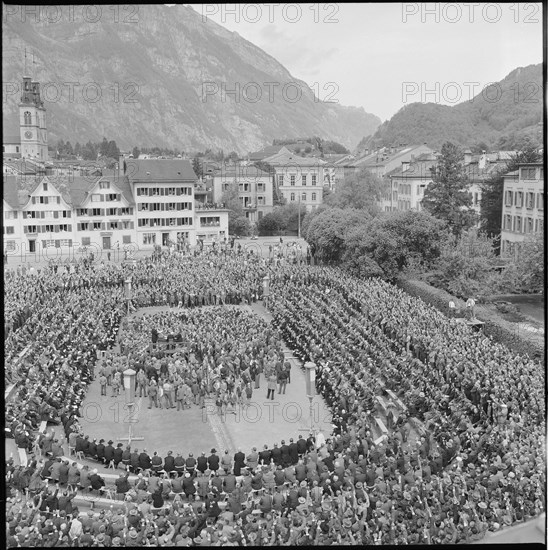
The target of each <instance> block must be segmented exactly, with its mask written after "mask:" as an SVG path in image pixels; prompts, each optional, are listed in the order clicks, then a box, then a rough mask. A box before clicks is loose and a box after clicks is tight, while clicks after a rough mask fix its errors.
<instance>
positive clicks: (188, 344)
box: [98, 306, 291, 416]
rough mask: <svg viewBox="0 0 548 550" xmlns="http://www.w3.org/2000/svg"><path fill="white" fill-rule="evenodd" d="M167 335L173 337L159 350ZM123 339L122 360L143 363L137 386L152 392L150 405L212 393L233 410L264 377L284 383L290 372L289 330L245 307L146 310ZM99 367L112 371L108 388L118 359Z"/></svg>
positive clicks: (171, 404) (136, 366)
mask: <svg viewBox="0 0 548 550" xmlns="http://www.w3.org/2000/svg"><path fill="white" fill-rule="evenodd" d="M159 340H166V341H167V342H172V345H171V347H170V348H169V349H168V346H166V345H163V346H161V347H159V348H158V349H152V351H151V347H152V346H151V345H152V344H155V343H157V342H158V341H159ZM120 345H121V350H122V352H123V353H127V354H128V361H127V362H126V361H124V362H123V366H122V367H121V368H127V366H130V367H131V368H132V369H133V370H135V372H136V380H137V387H136V393H137V395H138V396H139V397H141V396H142V397H147V396H148V398H149V408H151V407H152V406H153V405H154V406H155V407H157V408H158V407H159V408H162V407H165V408H177V410H184V409H186V408H189V407H190V406H191V404H195V405H198V406H200V407H204V406H205V399H206V398H212V399H213V400H214V401H215V403H216V405H217V407H218V411H219V413H220V414H221V415H225V416H226V414H227V412H236V408H237V407H245V406H247V405H248V404H249V402H250V401H251V398H252V397H253V392H254V390H257V389H258V388H260V387H261V386H260V383H261V379H262V380H263V381H264V385H263V388H266V387H267V384H268V383H272V380H274V387H275V388H277V387H278V384H279V391H282V389H283V386H284V385H285V384H287V381H288V380H289V379H290V371H291V365H290V363H289V362H287V361H284V354H283V351H282V346H283V341H282V338H281V337H280V336H279V334H278V333H277V331H275V330H274V329H273V328H272V327H271V326H270V325H269V324H268V323H266V322H265V321H264V320H263V319H261V318H260V317H258V316H257V315H254V314H252V313H251V312H249V311H246V310H243V309H237V308H230V307H220V306H216V307H210V308H196V309H188V308H180V307H178V306H177V307H174V309H173V310H170V311H166V312H163V313H155V314H146V313H145V314H144V315H142V316H135V317H133V318H132V319H131V322H129V323H128V324H127V326H126V327H124V331H123V332H122V335H121V337H120ZM105 369H106V372H104V371H105ZM98 373H99V375H100V376H103V377H104V378H103V384H104V386H105V395H106V391H107V390H106V386H107V384H108V385H110V380H109V377H111V376H112V369H111V359H107V360H106V361H105V365H104V366H103V365H100V366H99V371H98ZM113 391H114V390H113ZM284 393H285V389H284Z"/></svg>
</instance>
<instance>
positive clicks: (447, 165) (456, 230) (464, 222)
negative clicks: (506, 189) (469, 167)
mask: <svg viewBox="0 0 548 550" xmlns="http://www.w3.org/2000/svg"><path fill="white" fill-rule="evenodd" d="M463 160H464V154H463V153H462V151H461V149H460V148H459V147H457V146H456V145H454V144H452V143H451V142H449V141H447V142H445V143H444V144H443V146H442V148H441V157H440V158H439V161H438V164H437V165H436V166H435V167H434V168H432V169H431V170H432V183H430V184H429V185H428V186H427V187H426V190H425V192H424V198H423V200H422V205H423V207H424V209H425V210H427V211H428V212H430V213H431V214H432V215H433V216H434V217H436V218H438V219H441V220H445V221H446V222H447V224H448V225H449V227H450V229H451V231H452V232H453V234H454V235H456V236H458V235H460V234H461V233H462V231H464V230H466V229H468V228H469V227H472V226H473V225H474V223H475V218H476V214H475V212H474V209H473V208H472V197H471V196H470V195H469V194H468V189H469V187H470V182H469V180H468V176H467V174H466V172H465V169H464V165H463Z"/></svg>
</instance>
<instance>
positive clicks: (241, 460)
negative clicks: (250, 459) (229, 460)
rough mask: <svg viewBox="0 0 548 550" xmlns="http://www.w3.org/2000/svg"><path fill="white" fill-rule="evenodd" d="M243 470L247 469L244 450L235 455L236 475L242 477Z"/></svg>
mask: <svg viewBox="0 0 548 550" xmlns="http://www.w3.org/2000/svg"><path fill="white" fill-rule="evenodd" d="M242 468H245V454H244V453H242V449H238V452H237V453H236V454H235V455H234V475H235V476H240V475H242Z"/></svg>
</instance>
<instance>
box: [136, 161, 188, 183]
mask: <svg viewBox="0 0 548 550" xmlns="http://www.w3.org/2000/svg"><path fill="white" fill-rule="evenodd" d="M126 167H127V170H126V173H127V176H128V177H129V181H130V183H156V182H175V181H192V182H195V181H196V180H197V179H198V178H197V176H196V174H195V173H194V170H193V169H192V164H191V163H190V161H188V160H186V159H129V160H127V161H126Z"/></svg>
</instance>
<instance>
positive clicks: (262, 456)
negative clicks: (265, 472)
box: [259, 445, 272, 465]
mask: <svg viewBox="0 0 548 550" xmlns="http://www.w3.org/2000/svg"><path fill="white" fill-rule="evenodd" d="M271 458H272V451H270V450H269V448H268V445H265V446H264V448H263V450H262V451H261V452H260V453H259V463H260V464H266V465H268V464H270V459H271Z"/></svg>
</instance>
